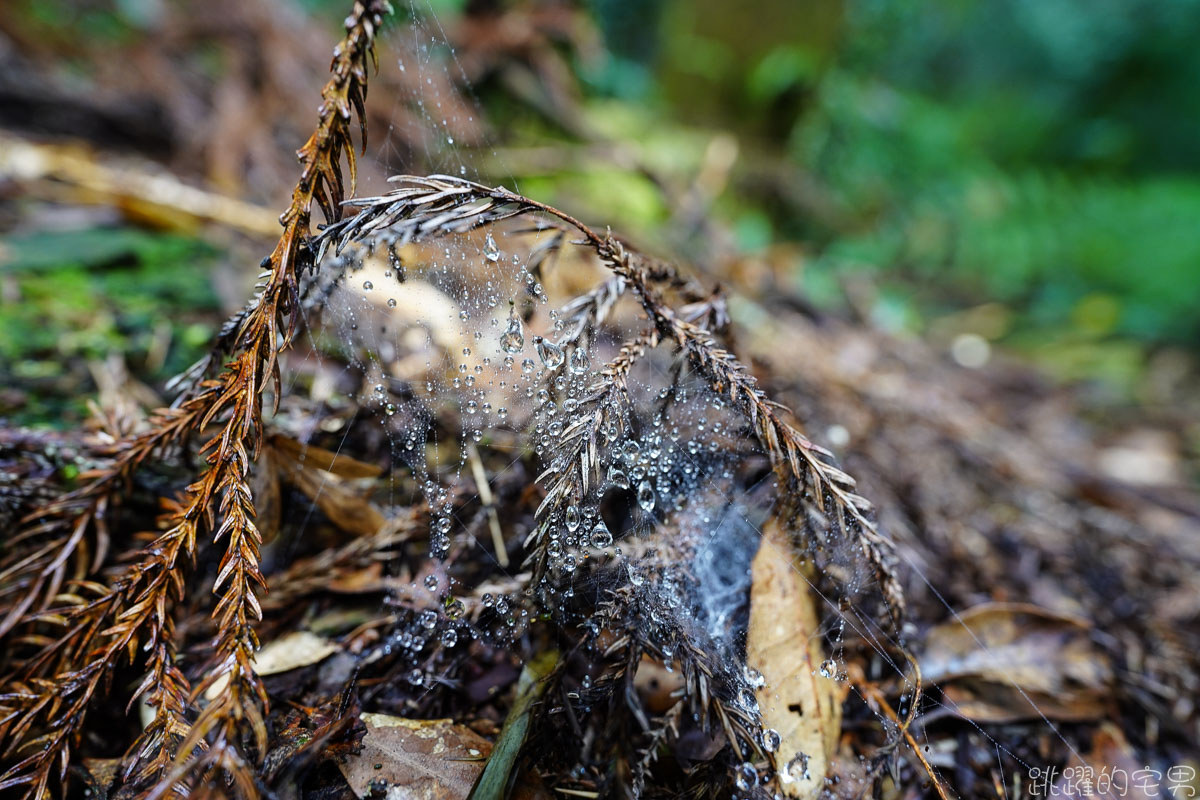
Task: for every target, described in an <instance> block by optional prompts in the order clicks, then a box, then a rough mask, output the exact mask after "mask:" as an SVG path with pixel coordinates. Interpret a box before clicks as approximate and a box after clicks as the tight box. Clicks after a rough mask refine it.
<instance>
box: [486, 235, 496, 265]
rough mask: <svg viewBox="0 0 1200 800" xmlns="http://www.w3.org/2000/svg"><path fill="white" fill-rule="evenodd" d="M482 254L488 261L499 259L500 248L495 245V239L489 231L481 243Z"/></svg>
mask: <svg viewBox="0 0 1200 800" xmlns="http://www.w3.org/2000/svg"><path fill="white" fill-rule="evenodd" d="M483 255H484V256H485V257H486V258H487V260H488V261H499V260H500V248H499V247H497V246H496V240H495V238H493V236H492V235H491V234H490V233H489V234H488V235H487V241H485V242H484V243H483Z"/></svg>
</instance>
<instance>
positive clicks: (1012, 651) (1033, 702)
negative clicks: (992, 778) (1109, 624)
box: [919, 603, 1112, 722]
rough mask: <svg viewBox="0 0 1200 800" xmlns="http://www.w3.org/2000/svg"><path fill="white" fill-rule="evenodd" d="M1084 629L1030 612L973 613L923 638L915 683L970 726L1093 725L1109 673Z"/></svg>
mask: <svg viewBox="0 0 1200 800" xmlns="http://www.w3.org/2000/svg"><path fill="white" fill-rule="evenodd" d="M1090 627H1091V626H1090V625H1089V624H1088V622H1087V621H1086V620H1082V619H1078V618H1076V617H1069V616H1064V615H1061V614H1055V613H1053V612H1050V611H1047V610H1045V609H1042V608H1038V607H1037V606H1032V605H1025V604H1015V603H1014V604H1009V603H988V604H985V605H980V606H976V607H974V608H971V609H968V610H967V611H964V612H963V613H962V614H960V615H959V616H958V617H957V618H956V619H954V620H952V621H950V622H945V623H943V624H941V625H939V626H937V627H936V628H934V629H933V630H931V631H930V632H929V634H928V635H927V636H926V638H925V647H924V652H923V654H922V655H921V658H920V659H919V662H920V665H921V680H922V682H923V683H925V684H926V685H930V684H937V685H939V686H940V687H941V689H942V691H943V693H944V695H945V697H946V700H947V701H948V702H949V703H950V704H951V705H952V706H953V707H955V708H956V710H957V711H958V712H959V713H961V714H962V715H963V716H965V717H968V718H969V719H973V720H976V721H987V722H1011V721H1014V720H1020V719H1029V718H1031V717H1038V716H1040V715H1045V716H1047V717H1051V718H1054V719H1064V720H1083V719H1093V718H1096V717H1099V716H1101V715H1102V714H1103V711H1104V699H1105V697H1106V696H1107V694H1108V691H1107V690H1108V686H1109V684H1110V682H1111V680H1112V669H1111V667H1110V665H1109V663H1108V659H1107V658H1106V657H1105V655H1104V654H1103V653H1102V652H1100V651H1099V649H1097V648H1096V646H1095V645H1094V644H1093V643H1092V640H1091V637H1090V635H1089V631H1090Z"/></svg>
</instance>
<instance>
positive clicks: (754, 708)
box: [738, 688, 758, 714]
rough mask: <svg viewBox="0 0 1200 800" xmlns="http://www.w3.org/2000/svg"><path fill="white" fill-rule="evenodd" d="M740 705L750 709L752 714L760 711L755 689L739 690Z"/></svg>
mask: <svg viewBox="0 0 1200 800" xmlns="http://www.w3.org/2000/svg"><path fill="white" fill-rule="evenodd" d="M738 705H740V706H741V707H742V708H744V709H746V710H747V711H749V712H750V713H751V714H757V713H758V698H757V697H755V696H754V690H753V689H745V688H743V689H741V690H740V691H739V692H738Z"/></svg>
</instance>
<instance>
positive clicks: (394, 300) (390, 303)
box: [387, 297, 396, 308]
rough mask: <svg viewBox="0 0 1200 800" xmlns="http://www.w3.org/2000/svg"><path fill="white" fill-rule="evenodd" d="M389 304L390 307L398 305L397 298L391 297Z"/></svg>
mask: <svg viewBox="0 0 1200 800" xmlns="http://www.w3.org/2000/svg"><path fill="white" fill-rule="evenodd" d="M387 304H388V308H395V307H396V298H394V297H389V298H388V303H387Z"/></svg>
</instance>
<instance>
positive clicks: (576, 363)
mask: <svg viewBox="0 0 1200 800" xmlns="http://www.w3.org/2000/svg"><path fill="white" fill-rule="evenodd" d="M587 368H588V354H587V350H586V349H584V348H583V347H576V348H575V349H574V350H572V351H571V372H573V373H575V374H576V375H578V374H580V373H582V372H587Z"/></svg>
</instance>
